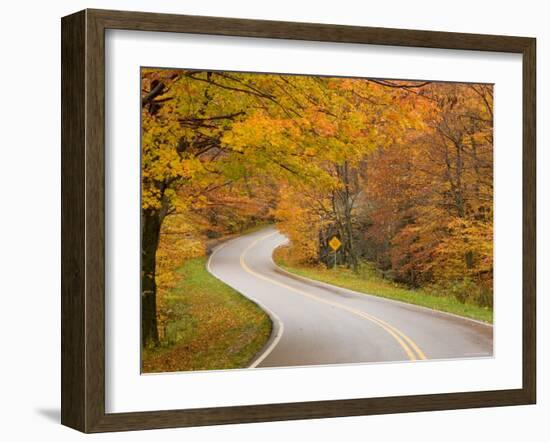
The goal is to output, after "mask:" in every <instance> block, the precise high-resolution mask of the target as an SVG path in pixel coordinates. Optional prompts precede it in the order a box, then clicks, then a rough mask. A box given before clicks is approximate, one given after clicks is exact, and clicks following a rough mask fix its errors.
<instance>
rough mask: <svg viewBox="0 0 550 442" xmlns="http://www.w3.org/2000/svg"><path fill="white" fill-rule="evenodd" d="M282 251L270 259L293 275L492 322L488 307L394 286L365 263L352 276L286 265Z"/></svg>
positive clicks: (346, 271)
mask: <svg viewBox="0 0 550 442" xmlns="http://www.w3.org/2000/svg"><path fill="white" fill-rule="evenodd" d="M284 249H285V248H284V246H283V247H279V248H278V249H276V250H275V252H274V254H273V260H274V261H275V262H276V263H277V265H279V266H280V267H282V268H283V269H285V270H287V271H288V272H290V273H294V274H295V275H298V276H303V277H306V278H310V279H314V280H317V281H322V282H326V283H328V284H332V285H335V286H338V287H343V288H346V289H350V290H354V291H356V292H361V293H366V294H369V295H375V296H380V297H383V298H389V299H395V300H397V301H403V302H407V303H409V304H416V305H421V306H423V307H429V308H432V309H434V310H440V311H443V312H448V313H454V314H456V315H460V316H465V317H467V318H472V319H477V320H478V321H483V322H488V323H492V322H493V310H492V309H490V308H484V307H479V306H477V305H474V304H468V303H461V302H460V301H459V300H457V299H456V298H454V297H451V296H446V295H441V296H439V295H437V294H434V293H431V292H428V291H426V290H413V289H409V288H407V287H405V286H403V285H401V284H397V283H394V282H392V281H389V280H387V279H384V278H382V277H381V276H379V275H377V273H376V271H375V269H374V267H373V266H372V265H369V263H364V264H363V265H362V266H361V269H360V271H359V273H354V272H353V271H351V270H349V269H346V268H343V267H338V268H337V269H327V268H326V267H325V266H315V267H311V266H306V265H302V264H295V263H290V262H289V261H288V260H287V259H286V258H285V250H284Z"/></svg>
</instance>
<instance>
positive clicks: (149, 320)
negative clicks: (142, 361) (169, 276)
mask: <svg viewBox="0 0 550 442" xmlns="http://www.w3.org/2000/svg"><path fill="white" fill-rule="evenodd" d="M141 221H142V226H141V229H142V232H141V342H142V345H143V347H151V346H156V345H158V343H159V334H158V328H157V296H156V294H157V283H156V281H155V276H156V254H157V248H158V244H159V239H160V227H161V221H162V217H161V214H160V211H159V210H154V209H146V210H142V212H141Z"/></svg>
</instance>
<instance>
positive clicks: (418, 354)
mask: <svg viewBox="0 0 550 442" xmlns="http://www.w3.org/2000/svg"><path fill="white" fill-rule="evenodd" d="M276 233H277V232H273V233H270V234H268V235H265V236H263V237H261V238H258V239H257V240H255V241H253V242H252V243H251V244H250V245H249V246H248V247H247V248H246V249H245V250H244V251H243V253H242V254H241V256H240V264H241V267H242V268H243V269H244V270H245V271H246V272H248V273H250V274H251V275H253V276H255V277H256V278H259V279H263V280H264V281H268V282H270V283H272V284H275V285H278V286H280V287H284V288H285V289H287V290H291V291H293V292H295V293H298V294H300V295H302V296H305V297H307V298H310V299H313V300H315V301H317V302H320V303H322V304H326V305H330V306H331V307H335V308H338V309H340V310H344V311H346V312H348V313H351V314H352V315H355V316H359V317H360V318H363V319H367V320H369V321H371V322H373V323H374V324H376V325H378V326H379V327H381V328H382V329H383V330H384V331H386V332H387V333H389V334H390V335H391V336H392V337H393V338H394V339H395V340H396V341H397V343H398V344H399V345H400V346H401V348H402V349H403V350H404V351H405V353H406V354H407V357H408V358H409V359H410V360H411V361H417V360H421V359H426V355H425V354H424V353H423V352H422V350H420V348H419V347H418V345H417V344H416V343H415V342H414V341H413V340H412V339H411V338H409V337H408V336H407V335H406V334H405V333H403V332H402V331H400V330H399V329H397V328H395V327H394V326H393V325H390V324H388V323H387V322H386V321H383V320H382V319H379V318H377V317H375V316H373V315H370V314H368V313H365V312H363V311H361V310H357V309H355V308H352V307H348V306H347V305H344V304H340V303H338V302H334V301H329V300H327V299H323V298H320V297H319V296H315V295H312V294H311V293H308V292H306V291H304V290H300V289H298V288H296V287H292V286H290V285H288V284H285V283H284V282H280V281H277V280H275V279H272V278H269V277H267V276H265V275H262V274H261V273H258V272H256V271H254V270H252V269H251V268H250V267H249V266H248V264H247V263H246V260H245V256H246V254H247V253H248V252H249V251H250V249H252V248H253V247H254V246H255V245H256V244H258V243H259V242H261V241H263V240H265V239H267V238H269V237H270V236H273V235H275V234H276Z"/></svg>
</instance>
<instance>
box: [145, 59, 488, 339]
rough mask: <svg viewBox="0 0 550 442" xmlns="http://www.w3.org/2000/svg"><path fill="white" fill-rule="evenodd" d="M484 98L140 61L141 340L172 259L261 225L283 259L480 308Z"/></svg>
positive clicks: (438, 86) (484, 278) (478, 89)
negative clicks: (284, 250)
mask: <svg viewBox="0 0 550 442" xmlns="http://www.w3.org/2000/svg"><path fill="white" fill-rule="evenodd" d="M492 108H493V88H492V86H490V85H481V84H452V83H440V82H419V81H396V80H392V81H389V80H377V79H350V78H332V77H315V76H292V75H272V74H249V73H232V72H210V71H199V70H167V69H143V71H142V226H143V228H142V266H143V268H142V291H143V293H142V297H143V303H142V305H143V318H144V325H143V336H144V345H149V344H151V343H152V344H155V343H156V342H158V341H159V335H158V324H157V321H159V320H160V321H162V320H163V317H162V294H163V293H164V292H165V291H166V290H168V289H169V288H170V286H171V284H173V283H174V270H175V268H177V267H178V264H181V263H182V262H183V261H185V260H186V259H189V258H192V257H197V256H202V255H204V254H205V253H207V250H208V248H209V247H210V246H211V245H212V244H213V243H214V242H215V241H216V240H217V238H222V237H226V236H227V235H230V234H235V233H239V232H242V231H244V230H245V229H247V228H249V227H252V226H254V225H257V224H259V223H265V222H271V223H276V225H277V227H278V229H279V230H280V231H281V232H283V233H284V234H286V235H287V236H288V238H289V239H290V241H291V242H290V244H291V245H290V248H289V252H288V253H289V255H290V257H291V259H293V260H296V261H299V262H302V263H309V264H311V265H326V266H328V267H330V266H333V265H334V263H336V264H337V265H343V266H347V267H349V268H350V269H354V270H357V269H358V268H359V267H360V266H361V265H362V263H363V262H365V261H371V262H374V263H375V265H376V268H377V269H378V271H379V272H380V274H382V275H383V276H384V277H386V278H389V279H392V280H395V281H399V282H402V283H406V284H408V285H410V286H415V287H420V286H422V287H431V288H433V289H434V290H436V291H438V293H441V295H442V296H445V295H447V296H455V297H457V298H459V299H461V300H462V301H463V302H472V303H476V304H478V305H484V306H491V305H492V270H493V264H492V255H493V250H492V244H493V240H492V238H493V230H492V225H493V169H492V167H493V166H492V165H493V157H492V155H493V124H492V120H493V115H492ZM333 236H336V237H338V238H339V240H340V241H341V243H342V247H341V248H340V249H339V250H338V252H337V253H334V252H332V251H331V250H330V248H329V247H328V241H329V240H330V238H332V237H333Z"/></svg>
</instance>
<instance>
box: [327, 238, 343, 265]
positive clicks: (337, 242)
mask: <svg viewBox="0 0 550 442" xmlns="http://www.w3.org/2000/svg"><path fill="white" fill-rule="evenodd" d="M328 245H329V246H330V248H331V249H332V251H333V253H334V268H336V251H337V250H338V249H339V248H340V247H341V246H342V243H341V242H340V240H339V239H338V238H337V237H336V236H333V237H332V238H331V239H330V241H329V242H328Z"/></svg>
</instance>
